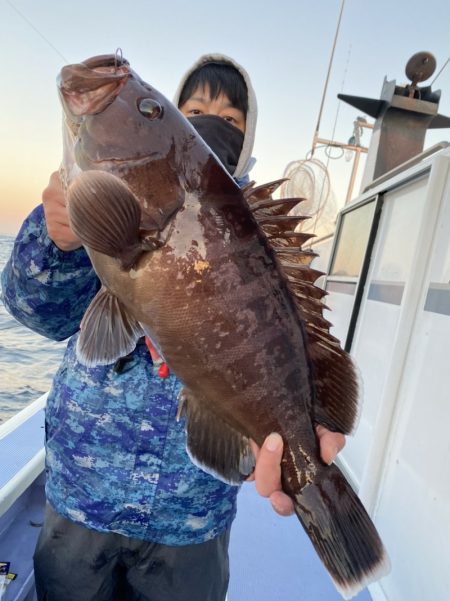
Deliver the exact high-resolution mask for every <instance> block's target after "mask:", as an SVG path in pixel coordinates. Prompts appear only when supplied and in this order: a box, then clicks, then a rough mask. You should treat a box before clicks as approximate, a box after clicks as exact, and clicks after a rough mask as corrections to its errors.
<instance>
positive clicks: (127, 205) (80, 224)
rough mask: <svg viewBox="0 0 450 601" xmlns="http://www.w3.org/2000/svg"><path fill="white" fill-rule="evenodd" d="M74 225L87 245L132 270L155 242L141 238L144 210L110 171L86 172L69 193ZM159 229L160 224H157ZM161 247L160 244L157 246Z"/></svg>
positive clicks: (79, 177)
mask: <svg viewBox="0 0 450 601" xmlns="http://www.w3.org/2000/svg"><path fill="white" fill-rule="evenodd" d="M67 203H68V209H69V217H70V224H71V227H72V229H73V231H74V232H75V234H76V235H77V236H78V237H79V238H80V240H81V241H82V242H83V244H84V245H85V246H87V247H88V248H92V249H93V250H96V251H97V252H100V253H102V254H104V255H107V256H109V257H115V258H118V259H120V261H121V263H122V267H123V268H124V269H128V268H130V267H131V266H132V265H133V264H134V263H135V262H136V260H137V258H138V257H139V256H140V255H141V253H142V252H143V251H144V250H154V248H155V240H156V239H155V240H154V239H150V240H149V239H147V238H148V236H147V238H143V239H141V235H140V230H139V226H140V222H141V208H140V206H139V202H138V201H137V199H136V198H135V196H134V194H133V193H132V192H131V190H130V189H129V188H128V186H127V185H126V184H125V183H124V182H122V180H120V179H119V178H118V177H116V176H115V175H112V174H111V173H107V172H106V171H84V172H83V173H80V175H79V176H78V177H77V178H76V179H75V181H74V182H73V183H72V184H71V186H70V187H69V189H68V192H67ZM155 229H157V228H156V225H155ZM156 246H157V245H156Z"/></svg>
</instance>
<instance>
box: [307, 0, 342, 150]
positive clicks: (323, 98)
mask: <svg viewBox="0 0 450 601" xmlns="http://www.w3.org/2000/svg"><path fill="white" fill-rule="evenodd" d="M344 5H345V0H342V2H341V10H340V12H339V18H338V22H337V26H336V33H335V35H334V42H333V48H332V50H331V56H330V62H329V65H328V72H327V77H326V80H325V86H324V89H323V94H322V101H321V103H320V109H319V116H318V118H317V125H316V130H315V132H314V138H313V143H312V149H311V157H312V156H314V150H315V148H316V146H317V142H318V139H319V127H320V120H321V119H322V111H323V105H324V103H325V96H326V93H327V88H328V81H329V79H330V73H331V67H332V65H333V59H334V51H335V50H336V43H337V39H338V35H339V29H340V26H341V19H342V13H343V12H344Z"/></svg>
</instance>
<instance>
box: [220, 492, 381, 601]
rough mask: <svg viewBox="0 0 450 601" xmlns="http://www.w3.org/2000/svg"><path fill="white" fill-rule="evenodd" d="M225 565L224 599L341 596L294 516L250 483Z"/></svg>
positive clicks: (363, 600)
mask: <svg viewBox="0 0 450 601" xmlns="http://www.w3.org/2000/svg"><path fill="white" fill-rule="evenodd" d="M230 571H231V577H230V586H229V589H228V601H342V597H341V596H340V595H339V593H338V592H337V591H336V589H335V588H334V585H333V583H332V581H331V579H330V577H329V576H328V573H327V572H326V570H325V568H324V567H323V566H322V563H321V562H320V560H319V558H318V557H317V554H316V552H315V550H314V548H313V546H312V544H311V542H310V541H309V539H308V537H307V536H306V534H305V532H304V530H303V528H302V526H301V525H300V523H299V521H298V519H297V518H296V517H294V516H292V517H289V518H283V517H280V516H278V515H277V514H276V513H275V512H274V511H273V510H272V508H271V506H270V503H269V501H268V500H267V499H263V498H262V497H260V496H259V495H258V494H257V493H256V491H255V488H254V485H253V484H250V483H246V484H244V485H243V486H242V489H241V491H240V493H239V496H238V514H237V518H236V520H235V522H234V524H233V527H232V529H231V542H230ZM353 599H354V601H371V599H372V598H371V596H370V594H369V592H368V591H367V590H365V591H363V592H361V593H360V594H359V595H357V596H356V597H353Z"/></svg>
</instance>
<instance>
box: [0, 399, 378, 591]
mask: <svg viewBox="0 0 450 601" xmlns="http://www.w3.org/2000/svg"><path fill="white" fill-rule="evenodd" d="M43 401H44V399H42V400H41V402H40V403H39V404H37V405H35V407H34V409H33V410H32V411H30V414H29V415H27V416H26V417H25V418H24V419H23V420H22V419H21V422H20V424H19V426H18V427H17V428H14V427H13V426H15V424H14V423H11V425H10V426H9V428H7V427H6V426H7V424H5V425H4V426H3V427H2V428H1V429H0V454H1V456H2V457H3V460H4V461H3V467H2V469H1V470H0V506H2V507H3V511H2V512H1V513H0V515H1V517H0V561H10V562H11V568H10V570H11V571H12V572H17V573H18V577H17V580H15V581H14V582H13V583H11V584H10V586H9V587H8V590H7V592H6V595H5V596H4V597H3V598H2V601H12V600H14V601H29V600H30V599H32V597H33V592H32V585H31V581H30V579H32V555H33V550H34V545H35V542H36V539H37V536H38V534H39V524H40V523H41V522H42V517H43V505H44V476H43V474H42V475H40V476H39V475H38V474H39V473H40V472H41V471H42V468H43V450H42V445H43V439H44V432H43V426H44V411H43ZM41 455H42V457H41ZM8 491H9V492H8ZM13 491H15V494H16V495H17V493H18V491H19V496H16V500H15V501H14V503H13V505H11V503H12V496H11V495H12V493H13ZM2 514H3V515H2ZM230 571H231V577H230V586H229V590H228V597H227V601H278V600H280V601H342V598H341V596H340V595H339V594H338V593H337V591H336V589H335V588H334V585H333V583H332V581H331V580H330V578H329V576H328V574H327V572H326V570H325V568H324V567H323V566H322V564H321V562H320V560H319V559H318V557H317V554H316V552H315V551H314V549H313V547H312V545H311V543H310V541H309V539H308V537H307V536H306V534H305V532H304V531H303V528H302V527H301V525H300V524H299V522H298V520H297V518H296V517H294V516H292V517H289V518H282V517H280V516H278V515H277V514H276V513H275V512H274V511H273V510H272V509H271V506H270V504H269V502H268V500H267V499H263V498H262V497H260V496H259V495H258V494H257V493H256V491H255V487H254V484H252V483H247V484H244V485H243V486H242V488H241V491H240V493H239V496H238V514H237V517H236V520H235V523H234V525H233V528H232V533H231V542H230ZM354 599H355V601H371V596H370V594H369V593H368V591H367V590H366V591H363V592H362V593H360V594H359V595H357V596H356V597H354Z"/></svg>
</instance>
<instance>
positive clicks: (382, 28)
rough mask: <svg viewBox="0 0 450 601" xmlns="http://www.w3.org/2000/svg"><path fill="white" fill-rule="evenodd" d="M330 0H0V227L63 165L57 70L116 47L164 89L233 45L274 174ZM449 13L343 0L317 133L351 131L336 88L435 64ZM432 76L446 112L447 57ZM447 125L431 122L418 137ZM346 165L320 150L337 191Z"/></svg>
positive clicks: (431, 5)
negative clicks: (431, 59) (421, 57)
mask: <svg viewBox="0 0 450 601" xmlns="http://www.w3.org/2000/svg"><path fill="white" fill-rule="evenodd" d="M13 7H15V8H16V10H14V8H13ZM340 7H341V0H314V1H313V0H309V1H307V0H292V1H291V0H264V1H262V0H228V1H227V2H224V3H213V2H211V1H210V0H209V1H205V0H195V1H192V2H185V1H184V0H162V1H161V2H155V1H148V0H128V2H123V1H121V2H117V1H116V0H89V1H87V0H77V1H75V2H62V1H61V2H55V1H54V0H39V1H36V0H0V53H1V54H0V55H1V57H2V68H1V95H0V103H1V105H0V108H1V111H0V144H1V155H0V159H1V160H0V233H9V234H15V233H16V232H17V230H18V228H19V227H20V224H21V222H22V221H23V219H24V218H25V217H26V215H27V214H28V212H29V211H30V210H31V209H32V208H33V207H34V206H36V205H37V204H39V202H40V197H41V192H42V189H43V188H44V187H45V185H46V182H47V180H48V177H49V174H50V173H51V172H52V171H53V170H55V169H56V168H57V167H58V165H59V162H60V153H61V109H60V106H59V100H58V97H57V93H56V85H55V80H56V76H57V74H58V72H59V70H60V69H61V67H62V66H63V65H64V64H66V62H70V63H73V62H79V61H82V60H84V59H86V58H88V57H90V56H94V55H97V54H109V53H113V52H114V51H115V50H116V48H117V47H120V48H122V50H123V55H124V56H125V57H126V58H127V59H128V60H129V62H130V63H131V66H132V68H133V69H134V70H135V71H136V72H137V73H138V74H139V75H140V76H141V77H142V78H143V79H145V80H146V81H148V82H149V83H151V84H152V85H153V86H155V87H156V88H158V89H159V90H160V91H161V92H163V93H164V94H165V95H166V96H167V97H169V98H171V97H172V95H173V93H174V91H175V89H176V87H177V83H178V80H179V78H180V77H181V75H182V74H183V73H184V71H185V70H186V69H187V68H188V67H189V66H190V65H191V64H192V63H193V62H194V61H195V60H196V59H197V58H198V57H199V56H200V55H201V54H204V53H206V52H222V53H224V54H227V55H229V56H232V57H233V58H235V59H236V60H237V61H238V62H240V63H241V64H242V65H243V66H244V67H245V68H246V69H247V71H248V72H249V73H250V76H251V77H252V80H253V85H254V88H255V90H256V94H257V98H258V104H259V115H258V127H257V137H256V144H255V152H254V154H255V156H256V158H257V164H256V166H255V168H254V170H253V172H252V178H253V179H255V180H256V181H257V182H258V183H264V182H265V181H270V180H273V179H277V178H279V177H282V175H283V172H284V169H285V167H286V166H287V164H288V163H290V162H291V161H294V160H298V159H304V158H305V156H306V154H307V152H308V150H309V149H310V148H311V143H312V139H313V133H314V130H315V126H316V122H317V117H318V112H319V106H320V102H321V98H322V93H323V88H324V83H325V78H326V73H327V69H328V63H329V59H330V54H331V48H332V45H333V39H334V35H335V31H336V25H337V19H338V15H339V11H340ZM17 11H20V13H21V15H22V16H21V15H19V14H18V12H17ZM449 23H450V3H449V2H448V0H428V1H427V2H426V3H423V2H418V1H415V0H395V1H392V0H377V2H369V1H368V0H346V2H345V7H344V13H343V18H342V23H341V29H340V33H339V38H338V42H337V47H336V53H335V58H334V63H333V69H332V73H331V77H330V83H329V87H328V91H327V95H326V101H325V106H324V111H323V116H322V121H321V127H320V135H321V136H322V137H324V138H328V139H330V138H332V136H333V131H335V133H334V138H335V139H336V140H339V141H343V142H344V141H347V140H348V138H349V137H350V136H351V134H352V130H353V121H354V120H355V118H356V117H357V116H358V115H359V114H360V113H359V112H358V111H357V110H356V109H353V108H351V107H348V106H347V105H344V104H343V103H340V102H338V100H337V99H336V95H337V93H339V92H344V93H347V94H355V95H359V96H369V97H373V98H378V97H379V94H380V91H381V87H382V84H383V79H384V77H385V76H387V78H388V79H390V80H391V79H395V80H396V81H397V84H404V83H406V76H405V73H404V69H405V64H406V62H407V60H408V59H409V58H410V57H411V56H412V55H413V54H414V53H416V52H419V51H424V50H426V51H430V52H432V53H433V54H434V56H435V57H436V60H437V69H436V73H435V75H434V76H433V77H435V76H436V75H437V74H438V71H439V70H440V69H441V67H443V66H444V64H445V62H446V60H447V59H448V58H449V57H450V33H449ZM63 57H64V58H63ZM433 77H432V78H431V80H432V79H433ZM431 80H430V81H429V82H428V83H431ZM433 89H441V90H442V98H441V104H440V113H441V114H444V115H449V116H450V64H449V65H448V66H447V67H446V68H445V69H444V71H443V72H442V74H441V75H440V76H439V78H438V80H437V82H436V84H435V85H433ZM369 137H370V135H369V134H368V133H366V134H365V135H364V137H363V140H362V141H363V143H364V144H367V143H368V142H369ZM449 138H450V132H447V131H445V130H434V131H433V133H432V134H429V135H428V136H427V144H426V146H429V145H431V144H432V143H435V142H438V141H440V140H446V139H449ZM316 156H317V158H321V159H322V160H323V161H324V162H326V160H327V159H326V156H325V155H324V154H323V153H321V152H319V153H318V154H317V155H316ZM350 165H351V164H350V163H346V162H345V160H344V159H343V158H341V159H339V160H333V161H330V162H329V167H330V171H331V175H332V181H333V183H334V185H335V194H336V195H337V197H338V202H339V203H340V204H342V203H343V199H344V197H345V192H346V185H347V179H346V178H347V177H348V175H349V167H350Z"/></svg>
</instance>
